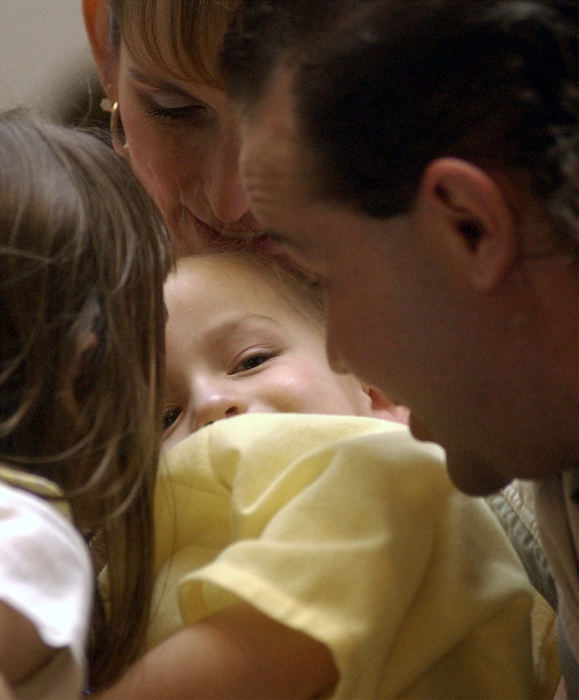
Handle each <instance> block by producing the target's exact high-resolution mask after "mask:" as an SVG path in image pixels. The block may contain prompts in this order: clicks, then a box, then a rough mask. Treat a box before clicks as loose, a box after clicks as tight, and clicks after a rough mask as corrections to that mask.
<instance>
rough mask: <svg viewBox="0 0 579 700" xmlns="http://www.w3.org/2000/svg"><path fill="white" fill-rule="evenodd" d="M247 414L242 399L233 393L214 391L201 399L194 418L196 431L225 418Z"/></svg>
mask: <svg viewBox="0 0 579 700" xmlns="http://www.w3.org/2000/svg"><path fill="white" fill-rule="evenodd" d="M246 412H247V405H246V403H245V402H244V401H243V400H242V399H241V397H239V396H237V395H234V394H233V393H231V392H229V393H225V392H218V391H212V392H210V393H207V394H206V395H205V396H204V397H199V399H198V401H197V410H196V413H195V418H194V423H195V424H194V430H199V428H203V427H204V426H206V425H210V424H211V423H215V422H216V421H218V420H223V419H224V418H233V416H237V415H240V414H242V413H246Z"/></svg>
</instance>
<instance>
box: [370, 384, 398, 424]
mask: <svg viewBox="0 0 579 700" xmlns="http://www.w3.org/2000/svg"><path fill="white" fill-rule="evenodd" d="M363 388H364V391H365V392H366V394H367V395H368V398H369V399H370V402H371V410H372V414H373V415H374V417H376V418H384V419H385V420H392V421H394V422H396V423H404V425H406V424H407V423H408V413H409V411H408V409H407V408H406V407H405V406H400V405H399V404H396V403H394V402H393V401H390V399H388V398H387V397H386V396H384V394H383V393H382V392H381V391H380V390H379V389H376V387H373V386H369V385H365V386H364V387H363Z"/></svg>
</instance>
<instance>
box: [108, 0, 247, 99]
mask: <svg viewBox="0 0 579 700" xmlns="http://www.w3.org/2000/svg"><path fill="white" fill-rule="evenodd" d="M238 5H239V0H168V2H164V3H162V4H161V3H160V2H158V0H139V1H138V2H134V0H109V10H110V29H111V44H112V47H113V48H118V46H119V45H120V39H121V37H122V38H123V40H124V41H125V42H126V44H127V46H128V47H129V50H130V51H131V53H132V54H133V55H134V56H137V57H139V58H142V57H147V58H149V59H153V60H154V61H155V63H157V64H158V65H161V66H163V68H164V69H165V70H167V71H169V72H171V71H173V72H175V70H176V69H177V70H180V71H181V73H182V74H184V75H187V76H191V77H193V76H196V77H198V78H199V79H200V80H202V81H203V82H205V83H207V84H208V85H211V86H213V87H216V88H223V81H222V79H221V74H220V72H219V68H218V54H219V50H220V47H221V41H222V39H223V35H224V34H225V32H226V30H227V28H228V26H229V24H230V22H231V20H232V18H233V16H234V13H235V10H236V9H237V6H238ZM161 26H162V27H163V35H165V34H166V36H168V37H169V41H170V44H169V45H166V44H165V45H164V46H163V48H162V47H161V43H160V41H159V27H161Z"/></svg>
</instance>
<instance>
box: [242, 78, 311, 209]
mask: <svg viewBox="0 0 579 700" xmlns="http://www.w3.org/2000/svg"><path fill="white" fill-rule="evenodd" d="M291 85H292V74H291V72H290V71H289V70H287V69H284V68H278V69H276V71H274V73H273V74H272V77H271V79H270V80H269V82H268V85H267V86H266V88H265V90H264V92H263V94H262V97H261V99H260V100H259V102H258V103H257V104H256V105H255V108H254V109H253V110H252V111H251V113H247V114H245V115H244V116H243V117H242V151H241V173H242V177H243V180H244V183H245V186H246V188H247V191H248V194H249V196H250V198H251V199H252V204H253V205H254V206H256V208H259V206H260V204H263V203H265V202H263V199H267V200H269V199H271V198H273V197H274V196H275V194H276V193H279V194H280V195H281V196H285V195H289V194H292V195H298V194H300V193H302V194H303V180H304V173H305V168H304V160H305V159H304V158H303V157H302V155H303V150H302V148H301V146H300V142H299V138H298V134H297V130H296V126H295V114H294V104H293V97H292V94H291ZM268 203H269V202H268Z"/></svg>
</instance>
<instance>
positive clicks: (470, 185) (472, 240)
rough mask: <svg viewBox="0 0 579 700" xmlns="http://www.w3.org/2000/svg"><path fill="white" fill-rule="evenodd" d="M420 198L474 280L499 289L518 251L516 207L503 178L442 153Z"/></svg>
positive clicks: (436, 228)
mask: <svg viewBox="0 0 579 700" xmlns="http://www.w3.org/2000/svg"><path fill="white" fill-rule="evenodd" d="M419 198H420V199H421V201H422V204H423V205H425V206H426V211H427V212H428V216H430V217H432V218H433V220H436V222H437V223H438V226H433V227H432V230H433V231H436V235H437V236H441V234H442V236H443V237H444V238H446V240H445V241H444V242H443V243H444V244H445V245H447V246H448V251H449V252H450V253H451V254H452V255H453V256H454V258H455V260H456V261H458V263H459V264H460V266H461V269H462V271H463V272H464V273H465V275H466V276H467V278H468V279H469V280H470V282H471V284H472V285H473V286H474V287H475V288H477V289H478V290H479V291H489V290H491V289H493V288H494V287H495V286H496V285H497V284H498V283H499V282H500V281H501V280H502V278H503V277H504V275H505V274H506V273H507V272H508V271H509V270H510V268H511V266H512V264H513V263H514V261H515V260H516V258H517V253H518V249H517V248H518V242H517V236H516V230H515V222H514V217H513V212H512V210H511V208H510V206H509V204H508V201H507V197H506V193H505V192H504V191H503V190H502V189H501V187H500V186H499V184H498V182H497V180H495V179H494V178H493V177H491V176H490V175H488V174H487V173H486V172H485V171H483V170H481V169H480V168H478V167H477V166H475V165H473V164H472V163H468V162H467V161H464V160H461V159H459V158H438V159H437V160H434V161H432V162H431V163H430V164H429V165H428V167H427V168H426V169H425V171H424V173H423V176H422V180H421V184H420V189H419ZM445 233H446V234H448V235H447V236H444V234H445Z"/></svg>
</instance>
